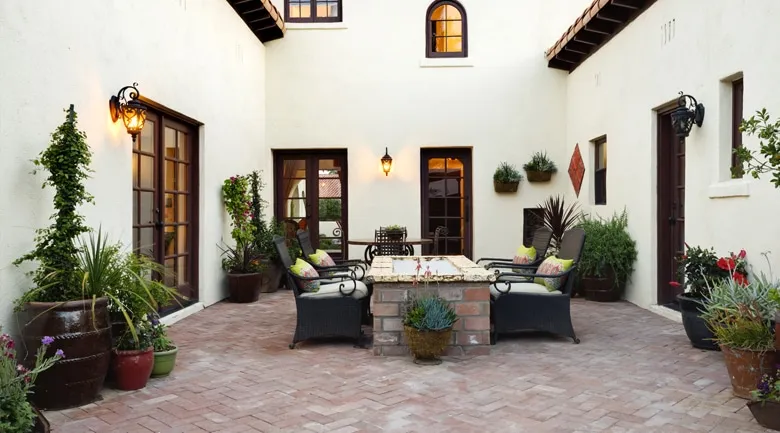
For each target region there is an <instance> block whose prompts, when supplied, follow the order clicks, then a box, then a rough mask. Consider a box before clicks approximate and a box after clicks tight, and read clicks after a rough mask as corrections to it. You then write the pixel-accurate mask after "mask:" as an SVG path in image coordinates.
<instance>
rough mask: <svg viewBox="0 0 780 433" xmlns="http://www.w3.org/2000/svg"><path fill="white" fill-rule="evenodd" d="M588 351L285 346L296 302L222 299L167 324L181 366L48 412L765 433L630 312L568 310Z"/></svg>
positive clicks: (126, 423) (724, 384)
mask: <svg viewBox="0 0 780 433" xmlns="http://www.w3.org/2000/svg"><path fill="white" fill-rule="evenodd" d="M573 304H574V305H573V307H572V309H573V313H572V314H573V319H574V325H575V328H576V330H577V332H578V334H579V336H580V337H581V338H582V344H580V345H574V344H572V343H571V342H569V340H564V339H559V340H558V339H550V338H548V337H541V336H521V337H517V338H507V339H503V340H500V341H499V344H498V345H497V346H494V349H493V354H492V355H490V356H479V357H474V358H464V359H449V360H447V361H445V363H444V364H442V365H440V366H435V367H430V366H426V367H422V366H417V365H415V364H413V363H412V362H411V360H410V359H409V358H407V357H388V358H382V357H375V356H373V355H372V354H371V351H370V350H363V349H356V348H353V347H352V345H351V344H350V343H346V342H345V343H340V342H327V343H325V342H323V343H308V344H302V345H300V346H299V348H298V349H296V350H289V349H288V348H287V344H288V343H289V342H290V340H291V337H292V331H293V327H294V321H295V305H294V302H293V299H292V294H291V293H290V292H287V291H281V292H278V293H275V294H270V295H263V297H262V298H261V299H260V301H259V302H257V303H255V304H229V303H220V304H217V305H214V306H212V307H210V308H208V309H206V310H205V311H202V312H200V313H198V314H196V315H194V316H191V317H189V318H187V319H185V320H183V321H181V322H179V323H177V324H176V325H174V326H173V327H172V328H171V335H172V337H173V338H174V339H175V341H176V342H177V343H178V345H179V348H180V351H179V359H178V362H177V366H176V370H175V371H174V373H173V374H172V376H171V377H169V378H166V379H155V380H151V381H150V383H149V386H148V387H147V388H146V389H144V390H142V391H138V392H117V391H111V390H106V391H104V393H103V400H102V401H100V402H98V403H95V404H91V405H88V406H85V407H82V408H78V409H70V410H66V411H61V412H48V413H47V414H46V415H47V417H48V418H49V419H50V421H51V423H52V426H53V427H55V432H58V433H71V432H78V433H82V432H90V431H93V432H144V433H148V432H276V431H279V432H358V431H362V432H384V431H387V432H425V433H432V432H439V431H449V432H464V433H465V432H480V433H482V432H507V433H508V432H534V433H535V432H602V431H604V432H665V433H666V432H713V433H721V432H722V433H726V432H761V431H765V430H764V429H762V428H761V427H760V426H759V425H758V424H756V423H755V421H753V419H752V416H751V415H750V412H749V411H748V410H747V409H746V408H745V401H743V400H740V399H737V398H732V395H731V390H730V385H729V381H728V377H727V375H726V370H725V367H724V364H723V360H722V355H721V354H720V353H714V352H704V351H700V350H696V349H693V348H691V347H690V345H689V344H688V341H687V338H686V337H685V335H684V331H683V329H682V325H680V324H677V323H674V322H671V321H669V320H667V319H664V318H662V317H659V316H656V315H655V314H653V313H650V312H648V311H645V310H642V309H640V308H637V307H635V306H633V305H630V304H627V303H618V304H596V303H590V302H585V301H580V300H574V301H573Z"/></svg>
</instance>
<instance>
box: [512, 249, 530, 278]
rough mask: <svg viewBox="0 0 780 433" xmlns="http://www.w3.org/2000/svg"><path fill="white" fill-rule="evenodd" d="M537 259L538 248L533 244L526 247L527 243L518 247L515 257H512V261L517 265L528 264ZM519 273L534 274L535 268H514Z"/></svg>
mask: <svg viewBox="0 0 780 433" xmlns="http://www.w3.org/2000/svg"><path fill="white" fill-rule="evenodd" d="M534 260H536V248H534V247H533V246H530V247H526V246H525V245H520V248H518V249H517V252H516V253H515V257H514V259H512V263H513V264H515V265H527V264H529V263H533V261H534ZM513 270H514V271H515V272H517V273H518V274H533V273H534V270H533V269H513Z"/></svg>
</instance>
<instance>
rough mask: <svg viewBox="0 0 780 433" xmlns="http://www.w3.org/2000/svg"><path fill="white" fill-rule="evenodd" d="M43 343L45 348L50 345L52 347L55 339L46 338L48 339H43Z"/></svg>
mask: <svg viewBox="0 0 780 433" xmlns="http://www.w3.org/2000/svg"><path fill="white" fill-rule="evenodd" d="M41 343H43V345H44V346H48V345H50V344H51V343H54V339H53V338H51V337H49V336H46V337H43V338H42V339H41Z"/></svg>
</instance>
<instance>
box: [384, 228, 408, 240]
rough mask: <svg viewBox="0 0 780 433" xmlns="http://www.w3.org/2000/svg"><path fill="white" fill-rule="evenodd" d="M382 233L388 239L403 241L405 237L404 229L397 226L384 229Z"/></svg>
mask: <svg viewBox="0 0 780 433" xmlns="http://www.w3.org/2000/svg"><path fill="white" fill-rule="evenodd" d="M384 231H385V232H386V233H387V237H388V238H390V239H395V240H403V239H404V238H405V237H406V227H403V226H399V225H398V224H391V225H389V226H387V227H384Z"/></svg>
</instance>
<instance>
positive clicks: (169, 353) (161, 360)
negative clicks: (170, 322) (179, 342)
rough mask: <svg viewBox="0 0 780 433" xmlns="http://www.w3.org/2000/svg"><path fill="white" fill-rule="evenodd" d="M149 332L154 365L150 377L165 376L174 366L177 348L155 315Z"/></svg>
mask: <svg viewBox="0 0 780 433" xmlns="http://www.w3.org/2000/svg"><path fill="white" fill-rule="evenodd" d="M151 322H152V325H151V329H150V332H151V334H152V347H153V348H154V366H153V367H152V377H165V376H168V375H169V374H171V371H173V367H175V366H176V354H177V353H179V349H178V348H177V347H176V345H174V344H173V341H171V339H170V338H168V333H167V331H166V326H165V324H163V323H161V322H160V320H159V319H158V318H157V317H154V318H152V320H151Z"/></svg>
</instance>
